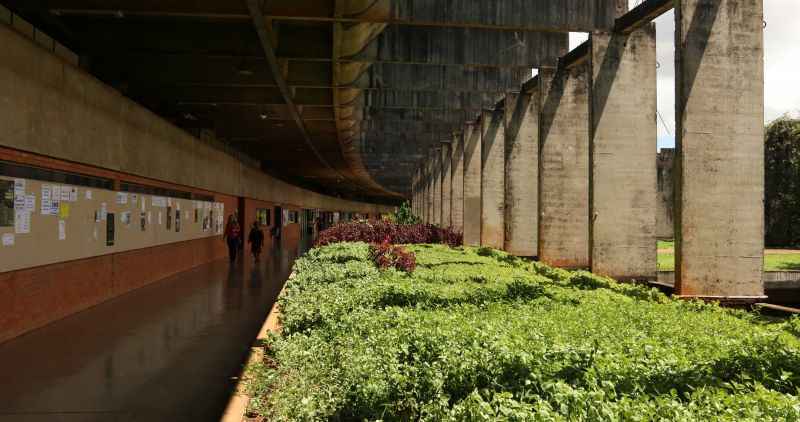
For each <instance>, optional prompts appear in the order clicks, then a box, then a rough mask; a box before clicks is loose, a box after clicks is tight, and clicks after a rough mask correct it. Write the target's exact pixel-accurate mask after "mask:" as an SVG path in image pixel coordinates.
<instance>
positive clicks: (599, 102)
mask: <svg viewBox="0 0 800 422" xmlns="http://www.w3.org/2000/svg"><path fill="white" fill-rule="evenodd" d="M590 48H591V50H590V51H591V53H590V59H589V60H590V66H591V69H592V74H591V75H592V79H591V90H590V93H591V94H590V95H591V107H592V108H591V115H592V127H591V130H592V132H591V143H590V155H589V159H590V162H589V166H590V185H589V189H590V191H589V198H590V202H589V215H590V219H589V227H590V229H589V247H590V262H591V269H592V272H594V273H596V274H601V275H607V276H610V277H613V278H616V279H619V280H633V279H636V280H654V279H655V278H656V166H655V161H654V160H653V156H654V155H655V152H656V138H657V137H658V133H657V128H656V30H655V24H650V25H646V26H644V27H643V28H641V29H638V30H636V31H634V32H633V33H632V34H629V35H622V34H610V33H607V32H595V33H593V34H591V38H590Z"/></svg>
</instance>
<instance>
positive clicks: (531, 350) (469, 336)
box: [248, 243, 800, 421]
mask: <svg viewBox="0 0 800 422" xmlns="http://www.w3.org/2000/svg"><path fill="white" fill-rule="evenodd" d="M407 249H408V250H410V251H412V252H414V253H415V254H416V270H415V271H414V272H413V273H411V274H409V273H406V272H402V271H397V270H394V269H387V270H383V271H382V270H378V269H377V267H376V266H375V264H374V261H373V257H372V256H371V254H370V247H369V246H368V245H367V244H363V243H341V244H334V245H330V246H326V247H322V248H317V249H314V250H312V251H311V252H309V253H308V254H307V256H305V257H303V258H300V259H299V260H298V261H297V263H296V264H295V273H296V276H295V278H294V279H293V280H292V281H290V282H289V283H288V284H287V286H286V288H285V291H284V294H283V295H282V296H281V298H280V300H279V308H280V312H281V324H282V333H281V334H280V335H278V336H274V337H272V338H271V339H270V341H268V342H267V345H266V346H265V359H264V362H263V363H260V364H258V365H254V366H252V367H250V368H249V370H248V371H249V376H250V380H251V382H250V385H249V388H250V394H251V396H252V397H253V400H251V411H253V412H255V413H256V414H259V415H261V416H262V417H263V418H264V419H265V420H278V421H281V420H385V421H390V420H431V421H439V420H452V421H463V420H508V421H512V420H542V421H550V420H552V421H566V420H570V421H572V420H587V421H588V420H659V419H661V420H670V421H672V420H731V421H733V420H736V421H739V420H753V421H756V420H757V421H765V420H800V399H798V397H797V394H798V387H800V340H798V336H800V320H796V319H795V320H792V321H789V322H785V321H775V320H769V319H766V318H762V317H759V316H758V315H755V314H752V313H746V312H743V311H734V310H727V309H722V308H719V307H717V306H715V305H707V304H702V303H699V302H685V301H676V300H671V299H669V298H667V297H666V296H664V295H662V294H661V293H659V292H657V291H656V290H653V289H649V288H646V287H642V286H633V285H627V284H619V283H616V282H614V281H612V280H609V279H606V278H601V277H597V276H594V275H591V274H589V273H586V272H567V271H563V270H558V269H552V268H549V267H546V266H544V265H540V264H538V263H532V262H528V261H524V260H521V259H517V258H513V257H510V256H508V255H506V254H504V253H502V252H497V251H493V250H489V249H472V248H464V249H461V248H456V249H451V248H449V247H447V246H443V245H435V246H434V245H413V246H408V247H407Z"/></svg>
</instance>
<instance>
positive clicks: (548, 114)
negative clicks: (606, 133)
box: [539, 64, 589, 268]
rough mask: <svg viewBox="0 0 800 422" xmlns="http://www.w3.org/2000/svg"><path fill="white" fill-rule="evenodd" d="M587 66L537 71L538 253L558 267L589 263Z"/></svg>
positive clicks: (580, 266) (581, 265)
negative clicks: (539, 97)
mask: <svg viewBox="0 0 800 422" xmlns="http://www.w3.org/2000/svg"><path fill="white" fill-rule="evenodd" d="M588 72H589V71H588V69H587V66H586V65H585V64H581V65H578V66H575V67H573V68H570V69H560V70H559V71H557V72H555V73H552V71H550V70H547V69H540V71H539V76H540V81H541V89H542V115H541V121H540V125H541V146H540V159H539V166H540V167H539V169H540V173H539V195H540V196H539V207H540V208H539V210H540V213H539V259H540V260H542V261H543V262H545V263H548V264H550V265H554V266H558V267H566V268H588V267H589V86H588V84H589V81H588V79H589V78H588Z"/></svg>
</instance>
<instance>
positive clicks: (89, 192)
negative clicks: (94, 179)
mask: <svg viewBox="0 0 800 422" xmlns="http://www.w3.org/2000/svg"><path fill="white" fill-rule="evenodd" d="M84 195H85V196H86V199H87V200H91V199H92V191H90V190H89V189H86V191H85V192H84Z"/></svg>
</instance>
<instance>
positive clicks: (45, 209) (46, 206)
mask: <svg viewBox="0 0 800 422" xmlns="http://www.w3.org/2000/svg"><path fill="white" fill-rule="evenodd" d="M52 211H53V204H52V202H51V196H50V185H42V210H41V212H42V215H50V213H51V212H52Z"/></svg>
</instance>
